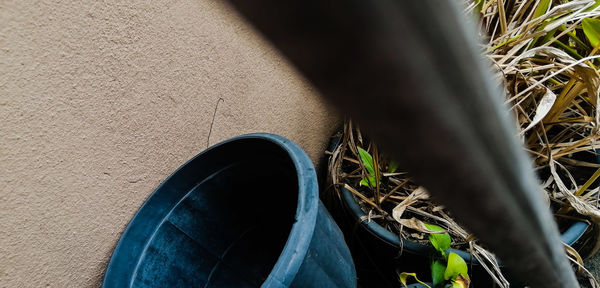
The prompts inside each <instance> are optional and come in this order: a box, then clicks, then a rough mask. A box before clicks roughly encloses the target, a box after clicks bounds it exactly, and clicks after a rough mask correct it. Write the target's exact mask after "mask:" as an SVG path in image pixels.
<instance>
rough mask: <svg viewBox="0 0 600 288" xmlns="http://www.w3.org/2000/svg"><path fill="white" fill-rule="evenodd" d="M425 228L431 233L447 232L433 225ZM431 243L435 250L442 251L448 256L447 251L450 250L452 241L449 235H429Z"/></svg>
mask: <svg viewBox="0 0 600 288" xmlns="http://www.w3.org/2000/svg"><path fill="white" fill-rule="evenodd" d="M425 227H427V229H429V230H431V231H445V230H444V228H442V227H440V226H437V225H433V224H425ZM429 242H431V244H432V245H433V247H434V248H435V250H438V251H440V253H442V255H446V250H448V249H450V244H451V243H452V240H451V239H450V235H449V234H448V233H443V234H429Z"/></svg>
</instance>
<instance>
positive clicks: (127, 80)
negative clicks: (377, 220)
mask: <svg viewBox="0 0 600 288" xmlns="http://www.w3.org/2000/svg"><path fill="white" fill-rule="evenodd" d="M219 99H222V100H219ZM218 102H219V104H218V107H217V110H216V116H215V117H214V125H213V127H212V134H211V136H210V139H208V136H209V129H210V127H211V123H212V121H213V113H214V111H215V107H216V105H217V103H218ZM0 123H1V124H0V144H1V145H0V287H95V286H99V284H100V281H101V277H102V275H103V272H104V269H105V267H106V263H107V261H108V259H109V257H110V254H111V252H112V249H113V247H114V245H115V244H116V242H117V240H118V238H119V236H120V233H121V231H122V230H123V229H124V228H125V226H126V224H127V223H128V221H129V220H130V218H131V217H132V216H133V214H134V213H135V211H136V210H137V209H138V208H139V207H140V205H141V204H142V202H143V201H144V199H145V198H146V197H147V196H148V195H149V194H150V193H151V192H152V191H153V190H154V189H155V188H156V187H157V185H158V184H159V183H160V182H161V181H162V180H164V179H165V177H167V176H168V175H169V174H170V173H171V172H172V171H173V170H174V169H176V168H177V167H178V166H180V165H181V164H182V163H184V162H185V161H186V160H187V159H189V158H190V157H192V156H194V155H195V154H197V153H199V152H200V151H202V150H203V149H205V148H206V145H207V142H210V143H211V144H214V143H216V142H218V141H220V140H223V139H226V138H229V137H232V136H235V135H239V134H243V133H247V132H256V131H266V132H273V133H277V134H281V135H283V136H286V137H289V138H291V139H292V140H294V141H296V142H297V143H299V144H300V146H302V147H303V148H304V149H305V150H306V151H307V152H308V153H309V155H310V156H311V157H312V158H313V159H314V160H316V159H318V158H319V157H320V156H321V153H322V151H323V149H324V147H325V144H326V142H327V141H328V135H330V133H331V132H332V131H333V130H334V129H335V126H336V125H337V124H336V123H337V117H336V116H335V113H333V111H332V109H330V108H328V107H326V105H324V104H323V103H322V102H321V100H320V99H319V98H318V97H317V96H316V93H315V91H314V90H313V89H312V88H311V87H310V86H309V85H307V84H306V83H305V82H304V81H303V80H302V79H300V78H299V77H298V76H297V74H296V73H295V72H294V70H293V69H292V68H291V67H290V65H289V64H287V63H286V62H285V61H284V60H283V59H282V57H280V56H279V55H278V54H277V53H276V51H274V50H273V49H272V48H270V47H269V46H268V45H267V44H266V43H265V42H264V41H263V40H262V39H261V38H260V37H259V36H257V35H256V34H255V33H254V32H253V30H252V29H251V28H250V27H249V26H247V25H246V24H245V23H243V21H241V20H240V18H239V17H238V16H237V15H236V14H234V13H233V12H232V11H231V10H230V9H228V7H226V6H223V4H221V3H220V2H219V1H216V0H214V1H213V0H183V1H171V0H160V1H113V0H110V1H75V0H71V1H62V2H61V1H23V0H19V1H0Z"/></svg>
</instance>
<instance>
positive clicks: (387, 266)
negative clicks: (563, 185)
mask: <svg viewBox="0 0 600 288" xmlns="http://www.w3.org/2000/svg"><path fill="white" fill-rule="evenodd" d="M341 133H342V132H339V131H338V133H337V136H336V135H334V136H333V137H332V140H331V142H330V143H329V148H328V151H334V150H335V149H336V147H337V146H338V145H339V142H340V139H341V136H340V135H341ZM340 190H341V195H340V196H341V197H340V198H341V199H340V200H341V201H339V202H340V203H337V204H332V203H328V205H330V209H332V211H333V214H334V216H336V220H337V223H338V224H339V225H340V226H341V227H342V230H343V231H344V233H345V235H346V239H347V241H348V245H349V246H350V250H351V251H352V254H353V256H354V261H355V264H356V269H357V274H358V278H359V279H362V280H364V281H365V282H366V283H374V285H376V287H398V274H397V273H398V272H415V273H417V275H420V276H419V277H422V278H423V279H425V280H427V279H428V277H429V275H430V273H431V270H430V262H431V258H432V257H433V256H432V255H434V254H436V251H435V250H434V249H433V247H431V246H429V245H425V244H421V243H418V242H415V241H410V240H406V239H400V237H399V236H398V235H396V234H394V233H392V232H391V231H389V230H387V229H386V228H384V227H383V226H381V225H379V224H378V223H377V222H375V221H368V220H367V219H368V217H367V215H366V213H365V212H364V211H363V210H362V208H361V207H360V205H359V204H358V202H357V199H356V198H355V197H354V195H353V194H352V192H350V191H349V190H347V189H345V188H343V187H342V188H341V189H340ZM588 227H589V224H588V223H586V222H575V223H573V224H572V225H571V226H570V227H569V228H568V229H567V230H566V231H565V232H564V233H563V234H562V235H561V240H562V241H563V242H564V243H566V244H569V245H573V244H574V243H575V242H576V241H577V240H579V238H581V236H582V235H583V234H584V233H585V232H586V230H587V229H588ZM450 251H452V252H454V253H457V254H458V255H460V256H461V257H462V258H463V259H464V260H465V262H467V265H468V266H469V276H470V278H471V281H472V282H471V287H475V288H477V287H495V285H494V282H493V280H492V279H491V277H490V276H489V275H488V274H487V272H486V271H485V270H484V268H483V267H482V266H481V265H480V264H479V261H478V260H477V259H476V258H475V257H472V256H471V254H470V253H469V252H467V251H462V250H456V249H450ZM503 272H505V276H506V277H507V279H508V280H509V282H511V284H513V285H514V286H515V287H522V285H521V286H519V284H520V283H519V281H518V280H517V279H516V278H515V277H513V276H512V275H511V274H510V273H509V271H503ZM359 284H362V283H361V282H360V281H359ZM373 287H375V286H373Z"/></svg>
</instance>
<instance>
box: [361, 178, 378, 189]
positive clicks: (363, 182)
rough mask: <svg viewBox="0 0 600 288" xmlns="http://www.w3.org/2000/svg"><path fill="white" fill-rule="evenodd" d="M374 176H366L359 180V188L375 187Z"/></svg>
mask: <svg viewBox="0 0 600 288" xmlns="http://www.w3.org/2000/svg"><path fill="white" fill-rule="evenodd" d="M375 185H376V184H375V176H367V177H366V178H363V179H362V180H360V186H368V187H375Z"/></svg>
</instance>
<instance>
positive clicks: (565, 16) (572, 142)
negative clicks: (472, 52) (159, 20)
mask: <svg viewBox="0 0 600 288" xmlns="http://www.w3.org/2000/svg"><path fill="white" fill-rule="evenodd" d="M469 3H470V5H468V7H467V9H466V10H465V14H466V16H465V17H471V16H472V15H475V18H476V21H478V23H479V25H480V27H481V34H482V35H480V36H481V37H482V38H483V39H485V43H486V44H485V45H483V47H482V49H483V51H484V53H485V54H486V55H487V56H488V57H489V59H491V61H492V62H493V64H494V68H495V69H496V72H497V76H498V79H499V81H502V82H503V83H504V87H505V92H506V104H507V105H508V107H509V108H510V111H511V112H512V113H513V114H514V117H515V119H516V120H517V121H516V122H515V125H516V126H517V127H518V131H520V133H518V137H520V139H521V141H522V143H523V145H524V146H525V149H527V151H528V152H529V154H530V155H531V157H532V161H533V164H534V166H535V167H536V170H537V172H538V175H539V177H540V180H541V183H542V188H543V189H544V191H545V192H546V193H545V194H546V195H548V203H549V206H550V207H551V209H553V211H554V212H555V215H556V216H557V217H556V219H557V222H558V223H559V226H562V227H563V228H564V227H566V226H568V225H569V224H571V223H573V221H574V220H580V221H588V222H590V223H592V224H593V225H599V224H600V210H599V209H598V208H599V207H600V193H599V190H600V189H599V188H598V187H597V186H598V185H597V184H595V183H594V182H596V180H597V178H598V177H599V176H600V157H599V156H598V153H597V152H596V151H597V150H596V149H600V146H598V144H599V143H598V140H599V139H600V133H599V132H600V130H599V129H600V128H599V127H600V126H599V125H600V113H599V109H600V108H599V106H598V94H599V87H600V74H599V73H598V67H597V65H598V64H599V63H600V61H599V60H598V58H600V53H597V52H598V49H599V48H600V44H598V43H593V42H594V41H593V35H591V36H590V35H589V29H588V30H586V31H584V28H583V25H582V22H586V21H588V20H584V19H594V18H597V17H599V16H600V7H599V5H600V3H599V4H596V1H593V0H580V1H566V0H563V1H556V0H554V1H552V0H536V1H527V0H523V1H518V0H479V1H475V2H473V1H469ZM599 23H600V22H599ZM586 25H587V24H586ZM586 33H588V34H587V35H586ZM598 33H600V31H599V32H598ZM598 37H599V38H600V34H599V36H598ZM593 44H595V46H594V45H593ZM596 54H598V55H596ZM516 131H517V130H516ZM358 147H361V148H363V149H365V150H367V151H369V152H370V154H371V155H372V158H373V166H375V172H374V174H375V175H371V176H374V177H375V178H374V179H377V180H376V181H375V183H373V184H374V185H372V186H373V187H369V185H366V186H365V185H360V181H361V179H363V178H365V177H367V176H369V175H368V174H369V173H368V169H366V167H365V165H364V163H363V161H361V157H360V155H359V152H358ZM598 151H600V150H598ZM390 164H391V163H390V162H389V160H388V158H387V157H386V156H385V154H383V153H381V151H378V149H377V147H376V145H375V144H374V143H372V142H371V141H370V140H369V139H368V137H366V136H364V135H362V134H361V132H360V129H359V128H358V127H356V126H355V125H353V123H352V122H351V121H349V120H348V121H346V123H345V128H344V134H343V139H342V141H341V144H340V146H339V147H338V148H337V149H336V150H335V151H333V153H332V157H331V161H330V173H331V177H332V179H333V181H334V184H336V187H345V188H346V189H348V190H349V191H351V192H352V193H354V195H355V196H356V197H357V199H360V200H359V202H360V203H361V205H362V207H363V209H364V210H365V211H367V212H368V214H369V215H372V218H373V219H374V221H377V222H378V223H379V224H381V225H382V226H384V227H386V228H387V229H389V230H390V231H393V232H395V233H398V234H399V235H400V237H402V238H404V239H411V240H413V241H422V242H426V239H427V237H426V234H425V233H424V232H426V231H421V230H420V229H419V227H421V225H420V224H421V223H419V222H427V223H434V224H437V225H440V226H442V227H444V228H446V229H447V230H448V232H449V233H450V234H451V235H452V238H453V240H454V246H455V247H457V248H460V249H465V250H469V251H470V252H471V253H472V255H473V256H474V257H476V258H477V259H479V260H480V262H481V263H482V264H484V267H485V268H486V270H488V272H489V273H490V275H491V276H492V277H493V278H494V279H495V280H496V282H497V283H498V284H499V286H500V287H508V284H507V283H506V280H505V279H504V277H503V276H502V274H501V273H500V269H499V266H498V263H497V262H496V260H495V257H494V256H493V254H491V253H490V252H489V251H486V250H485V249H484V248H482V247H481V246H479V245H478V244H477V241H476V240H475V239H474V238H473V237H472V236H471V235H470V234H469V233H468V232H467V231H466V230H464V229H463V228H462V227H461V226H460V225H458V224H457V223H456V222H454V220H452V218H451V217H450V216H449V214H448V213H447V212H446V211H445V210H444V208H443V207H441V206H439V205H437V204H435V203H433V202H432V201H430V200H429V199H428V196H427V193H426V192H424V190H423V189H422V187H420V186H419V185H418V183H415V182H414V181H413V180H412V179H411V178H410V175H408V174H406V173H399V172H396V171H390V169H389V168H390V167H389V166H390ZM595 230H596V231H597V230H598V229H595ZM590 237H592V239H591V240H589V241H587V242H586V247H583V248H582V249H580V251H585V255H584V257H587V256H590V255H591V254H593V253H595V252H597V251H598V250H599V249H600V244H599V241H598V237H597V235H591V236H590ZM567 250H568V252H569V253H568V254H569V256H570V258H572V259H573V261H574V262H575V263H576V266H580V267H582V266H581V265H582V264H583V263H582V261H581V257H580V255H579V254H578V253H577V251H575V250H574V249H572V248H570V247H568V248H567ZM578 271H579V272H580V275H584V274H586V275H590V274H589V272H587V273H586V270H585V269H582V268H580V269H578ZM590 278H593V277H591V276H590ZM591 281H592V282H594V283H595V280H593V279H591Z"/></svg>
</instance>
